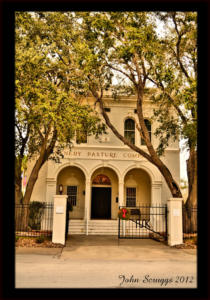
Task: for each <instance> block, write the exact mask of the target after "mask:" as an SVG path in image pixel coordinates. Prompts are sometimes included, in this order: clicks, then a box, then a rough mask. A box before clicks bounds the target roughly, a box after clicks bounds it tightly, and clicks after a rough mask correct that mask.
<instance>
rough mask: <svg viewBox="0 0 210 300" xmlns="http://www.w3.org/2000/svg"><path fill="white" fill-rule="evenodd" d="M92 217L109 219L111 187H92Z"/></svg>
mask: <svg viewBox="0 0 210 300" xmlns="http://www.w3.org/2000/svg"><path fill="white" fill-rule="evenodd" d="M91 218H92V219H111V188H103V187H92V204H91Z"/></svg>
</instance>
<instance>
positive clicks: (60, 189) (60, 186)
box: [59, 184, 63, 195]
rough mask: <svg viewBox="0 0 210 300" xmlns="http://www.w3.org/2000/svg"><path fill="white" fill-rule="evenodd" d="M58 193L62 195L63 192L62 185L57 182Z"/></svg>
mask: <svg viewBox="0 0 210 300" xmlns="http://www.w3.org/2000/svg"><path fill="white" fill-rule="evenodd" d="M59 193H60V195H62V193H63V185H62V184H59Z"/></svg>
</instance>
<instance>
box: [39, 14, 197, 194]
mask: <svg viewBox="0 0 210 300" xmlns="http://www.w3.org/2000/svg"><path fill="white" fill-rule="evenodd" d="M37 18H38V20H39V22H40V23H42V25H41V35H40V36H42V43H45V40H47V43H48V45H49V51H50V53H51V55H55V56H56V57H58V58H59V60H60V63H61V64H60V66H61V65H62V68H63V69H62V79H63V82H65V84H66V85H67V86H68V85H69V83H70V82H71V84H72V85H74V86H75V87H77V91H80V92H81V94H82V95H83V96H87V95H88V90H89V91H90V93H91V94H92V96H93V97H94V98H95V99H96V104H97V103H98V104H99V105H100V108H101V112H102V115H103V117H104V119H105V122H106V124H107V125H108V127H109V128H110V129H111V130H112V131H113V133H114V134H115V135H116V136H117V137H118V138H119V139H120V140H121V141H122V142H123V143H124V144H126V145H128V146H129V147H130V148H131V149H132V150H134V151H136V152H138V153H139V154H141V155H142V156H143V157H145V158H146V159H147V160H148V161H150V162H151V163H152V164H154V165H155V166H156V167H157V168H158V169H159V171H160V172H161V174H162V175H163V177H164V179H165V181H166V183H167V185H168V187H169V189H170V191H171V194H172V196H173V197H181V196H182V194H181V191H180V188H179V185H178V183H177V182H176V181H175V180H174V178H173V176H172V174H171V172H170V170H169V169H168V167H167V166H166V165H165V164H164V163H163V161H162V160H161V155H162V154H163V153H164V150H165V147H166V146H167V143H168V141H169V138H174V139H177V138H178V135H179V134H180V133H184V132H190V131H191V132H192V135H193V134H194V133H195V130H191V129H193V128H195V125H196V122H195V123H194V124H193V125H192V124H191V122H190V121H189V120H187V124H186V126H183V128H185V129H184V130H183V131H181V129H180V128H181V127H180V122H178V121H177V120H179V119H181V120H183V119H182V118H181V117H180V115H179V109H180V106H181V105H182V104H184V97H180V100H179V101H180V102H178V104H177V105H176V107H174V106H173V105H172V106H170V107H172V108H173V111H174V113H173V114H172V117H173V118H174V119H176V122H175V121H173V122H172V123H173V126H172V125H171V127H169V129H168V131H167V132H166V136H163V138H161V139H160V140H161V143H160V145H159V147H158V148H157V149H155V148H154V147H153V145H152V143H151V141H150V136H149V132H148V129H147V126H146V124H145V121H144V111H143V103H144V96H145V94H146V93H147V90H148V82H149V81H150V82H153V85H154V84H155V85H156V87H157V94H158V96H159V98H160V99H161V97H162V99H164V97H163V96H162V95H163V94H164V93H163V90H161V86H160V84H159V83H158V81H157V79H158V78H160V79H161V81H162V82H166V83H167V84H168V82H169V81H171V82H172V81H173V76H174V75H176V74H177V72H179V71H178V70H179V68H182V67H183V66H184V64H183V63H182V67H181V64H180V63H179V66H178V65H177V64H175V65H174V66H176V67H177V68H174V69H173V72H174V73H173V74H172V72H171V70H170V68H168V65H167V63H166V65H167V67H165V66H164V64H162V65H161V64H160V62H161V60H162V61H164V59H166V62H169V61H170V59H171V57H170V56H171V53H170V51H168V52H167V51H166V50H165V51H163V50H164V47H163V46H164V43H165V45H166V43H167V39H166V38H165V40H164V39H163V37H159V36H158V34H157V31H156V27H157V26H156V20H157V16H154V14H153V13H149V12H147V13H146V12H90V13H89V12H77V13H73V12H65V13H60V12H56V13H54V12H53V13H52V12H47V13H45V12H41V13H37ZM189 18H190V15H189ZM191 18H192V16H191ZM172 33H173V32H172ZM194 33H195V32H194ZM173 34H174V33H173ZM172 40H173V37H172ZM188 40H189V36H188V37H186V39H185V44H186V42H187V41H188ZM188 44H189V45H190V43H188ZM183 47H184V44H183ZM70 54H71V55H70ZM72 54H73V55H72ZM167 55H168V56H167ZM194 56H195V55H194ZM178 57H179V58H180V52H179V55H178V56H177V58H178ZM174 59H175V57H174ZM194 59H195V57H194ZM179 60H180V59H179ZM173 61H174V60H173ZM195 66H196V63H195ZM178 67H179V68H178ZM72 68H73V69H74V70H75V73H74V74H75V77H74V78H72V77H71V80H70V79H69V76H68V70H71V69H72ZM182 71H183V68H182ZM116 74H118V75H117V76H116ZM158 76H159V77H158ZM113 77H118V84H117V85H116V84H115V85H113ZM78 78H80V80H78ZM176 78H177V79H179V78H180V84H181V80H182V78H183V77H178V76H176ZM177 82H178V80H177ZM177 82H176V81H174V87H173V91H174V92H178V90H177V88H178V89H179V88H180V85H177ZM157 83H158V84H157ZM175 83H176V84H175ZM185 83H186V82H184V81H183V84H182V85H183V89H185V90H186V93H185V95H187V92H188V93H191V92H194V90H195V81H194V83H193V85H192V88H194V90H192V91H191V90H190V91H189V86H187V85H185ZM171 86H172V85H171ZM107 89H112V91H113V96H114V97H115V98H118V96H120V95H122V94H126V95H129V94H130V93H132V94H135V95H136V103H137V115H138V122H136V127H137V129H138V130H139V134H140V136H141V138H142V139H143V140H144V141H145V144H146V146H147V151H144V150H142V148H139V147H137V146H136V145H134V144H132V143H131V141H129V140H128V139H126V138H125V137H124V136H122V134H120V132H118V130H117V129H116V128H115V127H114V126H113V124H112V123H111V121H110V119H109V117H108V115H107V113H106V111H105V109H104V102H103V93H104V91H105V90H107ZM167 97H168V96H167ZM167 97H166V96H165V98H167ZM189 98H190V97H189ZM157 99H158V98H157V97H155V99H154V100H155V101H157ZM195 99H196V97H195ZM168 100H170V97H168ZM164 101H165V99H164ZM165 103H168V104H167V105H168V106H167V107H168V108H170V107H169V101H168V102H165ZM189 103H190V102H189ZM191 105H194V104H193V102H192V103H191ZM168 115H169V114H168ZM157 117H158V118H159V121H160V124H161V126H163V127H162V128H164V126H165V128H166V124H167V123H168V125H170V124H171V120H172V119H171V120H169V119H168V120H166V121H167V122H165V121H164V119H163V118H162V120H161V118H160V116H159V115H158V113H157ZM161 121H162V122H161ZM163 121H164V122H163ZM175 124H179V126H178V125H176V126H174V125H175ZM191 125H192V126H191ZM161 126H160V127H159V132H160V134H161ZM162 132H163V130H162ZM157 134H158V132H157ZM194 138H195V139H196V135H195V134H194Z"/></svg>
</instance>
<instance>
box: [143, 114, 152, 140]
mask: <svg viewBox="0 0 210 300" xmlns="http://www.w3.org/2000/svg"><path fill="white" fill-rule="evenodd" d="M144 123H145V125H146V127H147V130H148V132H149V138H150V141H151V123H150V121H149V120H147V119H145V120H144ZM141 145H146V143H145V141H144V140H143V139H142V138H141Z"/></svg>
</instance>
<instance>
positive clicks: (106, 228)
mask: <svg viewBox="0 0 210 300" xmlns="http://www.w3.org/2000/svg"><path fill="white" fill-rule="evenodd" d="M68 233H69V234H81V233H86V222H85V221H84V220H70V222H69V230H68ZM117 233H118V222H117V220H89V222H88V234H98V235H116V234H117Z"/></svg>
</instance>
